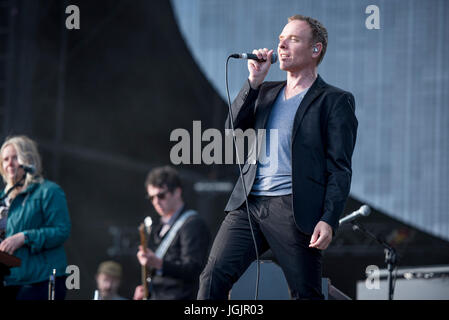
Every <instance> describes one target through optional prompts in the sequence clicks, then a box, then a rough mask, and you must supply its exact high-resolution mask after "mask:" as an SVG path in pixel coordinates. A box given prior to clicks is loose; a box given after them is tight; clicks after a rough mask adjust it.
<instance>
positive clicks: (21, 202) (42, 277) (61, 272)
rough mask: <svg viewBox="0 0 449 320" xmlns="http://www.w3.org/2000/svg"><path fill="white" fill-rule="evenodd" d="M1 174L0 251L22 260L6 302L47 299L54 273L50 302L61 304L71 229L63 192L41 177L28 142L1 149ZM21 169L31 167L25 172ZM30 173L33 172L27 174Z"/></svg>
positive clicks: (9, 142)
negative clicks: (2, 225) (1, 227)
mask: <svg viewBox="0 0 449 320" xmlns="http://www.w3.org/2000/svg"><path fill="white" fill-rule="evenodd" d="M0 162H1V163H0V174H1V176H2V178H3V180H4V182H5V183H6V187H5V189H4V190H3V192H2V194H1V197H3V196H5V195H6V193H7V191H9V190H10V188H11V187H13V186H14V185H15V184H17V183H18V182H21V183H20V184H19V186H18V187H17V188H15V189H13V190H12V191H11V192H10V193H9V194H8V196H7V197H6V199H4V201H3V204H2V207H3V210H2V213H3V214H5V212H6V213H7V216H6V219H7V222H6V238H5V239H4V240H3V241H2V242H1V243H0V251H4V252H7V253H9V254H14V255H15V256H16V257H18V258H20V259H21V265H20V267H16V268H11V270H10V271H11V273H10V275H8V276H6V277H5V285H6V287H5V289H7V291H8V296H9V297H10V298H12V299H17V300H46V299H48V287H49V277H50V275H51V274H52V272H53V269H56V282H55V299H56V300H60V299H64V298H65V293H66V286H65V278H66V275H65V271H66V267H67V259H66V254H65V250H64V247H63V245H64V242H65V241H66V240H67V238H68V237H69V235H70V229H71V223H70V217H69V211H68V208H67V201H66V197H65V194H64V191H63V190H62V189H61V187H59V186H58V185H57V184H56V183H54V182H51V181H49V180H46V179H44V178H43V177H42V166H41V158H40V155H39V153H38V149H37V144H36V143H35V142H34V141H33V140H31V139H30V138H28V137H27V136H13V137H9V138H7V139H6V140H5V142H4V143H3V145H2V147H1V149H0ZM21 165H24V166H27V167H28V168H30V167H32V168H33V170H31V172H25V170H24V169H23V167H21ZM32 171H34V172H32Z"/></svg>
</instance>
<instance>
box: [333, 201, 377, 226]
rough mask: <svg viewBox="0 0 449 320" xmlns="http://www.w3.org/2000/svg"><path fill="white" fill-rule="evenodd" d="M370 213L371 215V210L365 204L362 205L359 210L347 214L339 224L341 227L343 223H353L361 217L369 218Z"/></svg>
mask: <svg viewBox="0 0 449 320" xmlns="http://www.w3.org/2000/svg"><path fill="white" fill-rule="evenodd" d="M370 213H371V208H370V207H368V206H367V205H366V204H364V205H363V206H361V207H360V208H359V210H357V211H354V212H353V213H351V214H348V215H347V216H346V217H344V218H343V219H340V221H339V224H340V225H342V224H343V223H346V222H351V221H354V220H355V219H357V218H360V217H361V216H364V217H366V216H369V214H370Z"/></svg>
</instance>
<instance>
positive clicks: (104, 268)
mask: <svg viewBox="0 0 449 320" xmlns="http://www.w3.org/2000/svg"><path fill="white" fill-rule="evenodd" d="M95 280H96V282H97V290H98V297H95V298H94V299H96V300H127V299H126V298H124V297H122V296H120V294H119V292H118V291H119V288H120V283H121V281H122V266H121V265H120V264H119V263H117V262H115V261H103V262H102V263H100V265H99V266H98V270H97V274H96V276H95Z"/></svg>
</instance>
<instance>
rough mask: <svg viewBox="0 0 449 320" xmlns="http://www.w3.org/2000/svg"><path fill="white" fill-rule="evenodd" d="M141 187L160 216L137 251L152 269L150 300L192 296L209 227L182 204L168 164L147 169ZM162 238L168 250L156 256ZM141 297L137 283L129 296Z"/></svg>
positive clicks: (176, 179) (178, 185) (174, 173)
mask: <svg viewBox="0 0 449 320" xmlns="http://www.w3.org/2000/svg"><path fill="white" fill-rule="evenodd" d="M145 189H146V191H147V193H148V197H149V199H150V201H151V203H152V205H153V207H154V209H155V210H156V212H157V213H158V214H159V215H160V217H161V218H160V223H159V224H156V225H155V226H154V227H153V228H152V231H151V233H150V235H149V241H148V243H149V245H148V247H149V248H147V250H146V251H144V250H143V248H142V246H139V251H138V253H137V259H138V260H139V263H140V264H141V265H142V266H145V267H147V268H152V269H153V270H154V271H155V272H154V275H153V276H152V281H151V284H150V286H149V287H150V299H152V300H191V299H195V298H196V295H197V292H198V283H199V275H200V273H201V271H202V270H203V267H204V265H205V264H206V260H207V254H208V251H209V242H210V234H209V230H208V228H207V226H206V224H205V222H204V221H203V219H202V218H201V217H200V216H199V214H198V213H197V212H196V211H193V210H189V209H188V208H187V207H186V206H185V204H184V201H183V198H182V185H181V179H180V177H179V175H178V172H177V171H176V170H175V169H173V168H172V167H169V166H164V167H158V168H154V169H153V170H152V171H150V172H149V174H148V176H147V179H146V181H145ZM170 239H172V240H171V241H170ZM164 241H169V242H166V243H167V245H168V249H167V251H166V253H165V254H164V255H163V256H160V255H159V256H158V252H159V251H160V250H161V249H160V248H162V246H161V245H162V243H164ZM158 249H159V250H158ZM142 298H143V286H138V287H137V288H136V290H135V293H134V298H133V299H135V300H140V299H142Z"/></svg>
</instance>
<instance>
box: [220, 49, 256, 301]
mask: <svg viewBox="0 0 449 320" xmlns="http://www.w3.org/2000/svg"><path fill="white" fill-rule="evenodd" d="M230 58H234V57H233V55H229V56H228V58H227V59H226V68H225V82H226V95H227V98H228V110H229V119H230V120H231V121H230V123H231V131H232V141H233V143H234V148H235V152H236V157H237V164H238V166H239V170H240V179H241V181H242V185H243V192H244V193H245V204H246V212H247V214H248V222H249V227H250V229H251V236H252V238H253V242H254V249H255V251H256V262H257V272H256V290H255V296H254V300H257V299H258V296H259V279H260V261H259V250H258V249H257V243H256V237H255V236H254V230H253V224H252V223H251V215H250V213H249V205H248V194H247V192H246V185H245V179H244V178H243V171H242V164H241V162H240V159H239V152H238V148H237V142H236V137H235V130H234V117H233V115H232V108H231V99H230V97H229V86H228V63H229V59H230ZM256 142H257V140H256ZM248 165H249V163H248Z"/></svg>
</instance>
